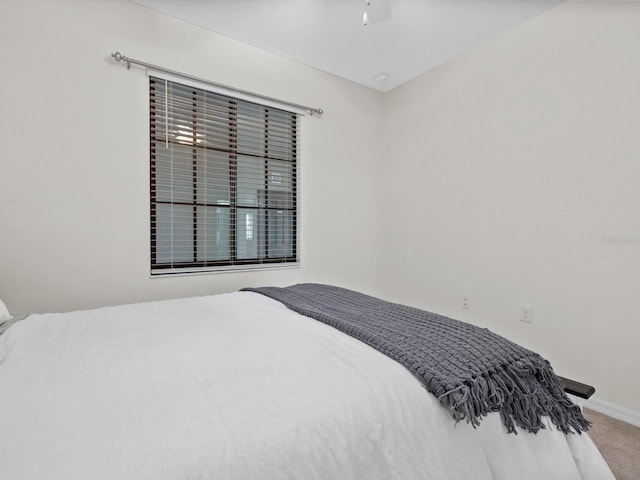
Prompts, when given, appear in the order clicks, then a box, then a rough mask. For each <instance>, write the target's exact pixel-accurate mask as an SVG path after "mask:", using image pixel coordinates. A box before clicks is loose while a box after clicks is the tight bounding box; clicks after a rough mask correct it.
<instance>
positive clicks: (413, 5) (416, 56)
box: [131, 0, 563, 92]
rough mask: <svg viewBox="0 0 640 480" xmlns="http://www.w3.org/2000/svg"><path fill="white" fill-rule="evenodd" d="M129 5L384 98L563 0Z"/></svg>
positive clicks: (235, 0) (143, 1) (242, 0)
mask: <svg viewBox="0 0 640 480" xmlns="http://www.w3.org/2000/svg"><path fill="white" fill-rule="evenodd" d="M131 1H133V2H135V3H138V4H140V5H144V6H147V7H149V8H152V9H153V10H157V11H159V12H162V13H165V14H167V15H171V16H173V17H176V18H179V19H182V20H185V21H187V22H189V23H192V24H195V25H198V26H200V27H204V28H206V29H208V30H212V31H214V32H217V33H220V34H222V35H225V36H227V37H231V38H234V39H236V40H239V41H241V42H244V43H248V44H250V45H254V46H256V47H259V48H261V49H263V50H267V51H269V52H272V53H276V54H278V55H281V56H283V57H286V58H289V59H292V60H296V61H298V62H300V63H303V64H306V65H309V66H312V67H315V68H318V69H320V70H323V71H325V72H329V73H332V74H334V75H337V76H339V77H342V78H346V79H348V80H352V81H354V82H357V83H359V84H362V85H365V86H367V87H371V88H374V89H376V90H379V91H381V92H387V91H389V90H391V89H393V88H394V87H396V86H398V85H401V84H402V83H404V82H406V81H408V80H411V79H412V78H414V77H417V76H418V75H421V74H422V73H424V72H426V71H428V70H430V69H432V68H434V67H436V66H438V65H441V64H443V63H445V62H448V61H449V60H451V59H453V58H455V57H456V56H458V55H461V54H463V53H465V52H467V51H469V50H471V49H472V48H474V47H475V46H476V45H478V44H479V43H480V42H482V41H483V40H485V39H488V38H490V37H492V36H494V35H497V34H499V33H500V32H503V31H505V30H507V29H509V28H511V27H513V26H515V25H517V24H518V23H521V22H524V21H526V20H527V19H529V18H531V17H534V16H535V15H538V14H540V13H542V12H544V11H545V10H548V9H550V8H553V7H554V6H556V5H558V4H560V3H562V1H563V0H370V2H369V3H370V5H367V1H366V0H207V1H205V0H131ZM365 11H366V12H367V15H368V24H367V25H366V26H365V25H363V14H364V13H365ZM385 76H386V77H388V78H385Z"/></svg>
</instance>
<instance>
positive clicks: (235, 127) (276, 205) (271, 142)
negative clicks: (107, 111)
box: [149, 76, 299, 275]
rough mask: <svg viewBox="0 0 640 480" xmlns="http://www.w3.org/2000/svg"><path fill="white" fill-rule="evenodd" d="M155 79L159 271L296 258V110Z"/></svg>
mask: <svg viewBox="0 0 640 480" xmlns="http://www.w3.org/2000/svg"><path fill="white" fill-rule="evenodd" d="M149 83H150V88H149V91H150V95H149V97H150V141H151V273H152V274H156V275H157V274H171V273H187V272H199V271H208V270H218V269H237V268H256V267H264V266H282V265H283V264H289V265H290V264H295V263H297V262H298V260H299V249H298V235H297V231H298V223H299V218H298V205H297V195H298V189H297V162H298V130H299V128H298V114H297V113H295V112H290V111H286V110H282V109H279V108H276V107H273V106H270V105H263V104H260V103H255V102H252V101H248V100H245V99H240V98H236V97H234V96H230V95H223V94H220V93H216V92H212V91H208V90H205V89H202V88H196V87H194V86H192V85H185V84H182V83H178V82H175V81H171V80H167V79H162V78H158V77H154V76H150V77H149Z"/></svg>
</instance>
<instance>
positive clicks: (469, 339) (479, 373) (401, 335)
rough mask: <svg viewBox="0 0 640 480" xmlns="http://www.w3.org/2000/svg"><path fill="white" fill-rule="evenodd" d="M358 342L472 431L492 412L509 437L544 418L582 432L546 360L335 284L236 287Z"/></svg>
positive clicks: (483, 332) (582, 423)
mask: <svg viewBox="0 0 640 480" xmlns="http://www.w3.org/2000/svg"><path fill="white" fill-rule="evenodd" d="M243 290H245V291H252V292H257V293H261V294H263V295H266V296H268V297H271V298H273V299H275V300H278V301H280V302H282V303H283V304H285V305H286V306H287V307H288V308H290V309H291V310H293V311H295V312H298V313H300V314H302V315H306V316H308V317H311V318H314V319H316V320H319V321H321V322H323V323H326V324H327V325H330V326H332V327H334V328H337V329H338V330H340V331H342V332H344V333H346V334H348V335H351V336H352V337H355V338H357V339H358V340H361V341H362V342H364V343H366V344H367V345H369V346H371V347H373V348H375V349H377V350H379V351H380V352H382V353H384V354H385V355H387V356H389V357H391V358H392V359H394V360H396V361H397V362H399V363H401V364H402V365H404V366H405V367H406V368H407V369H408V370H409V371H410V372H411V373H413V374H414V375H415V376H416V377H417V378H418V379H419V380H420V381H421V382H422V383H423V384H424V386H425V387H426V389H427V390H428V391H429V392H431V393H432V394H433V395H435V396H436V397H437V398H438V399H439V400H440V403H441V404H442V405H444V406H446V407H447V408H448V409H450V411H451V412H452V415H453V418H454V419H455V420H456V422H458V421H460V420H463V419H464V420H466V421H467V422H470V423H471V424H472V425H473V426H474V427H476V426H478V425H479V424H480V420H481V419H482V417H483V416H485V415H487V414H488V413H490V412H500V415H501V416H502V421H503V422H504V424H505V426H506V427H507V431H508V432H509V433H516V434H517V431H516V427H515V425H516V424H517V425H518V426H520V427H521V428H523V429H525V430H527V431H529V432H533V433H536V432H537V431H538V430H540V429H541V428H545V422H544V421H543V417H544V416H546V417H548V418H550V419H551V421H552V422H553V423H554V424H555V425H556V426H557V428H558V429H559V430H561V431H562V432H564V433H569V432H570V431H571V430H572V429H573V430H574V431H576V432H578V433H581V432H582V431H586V430H587V429H588V428H589V425H590V424H589V422H588V421H587V420H585V418H584V417H583V416H582V413H581V412H580V408H579V407H578V406H577V405H574V404H573V403H572V402H571V400H569V398H568V397H567V395H566V394H565V393H564V386H563V384H562V381H561V380H560V379H559V378H558V377H557V376H556V375H555V374H554V373H553V369H552V368H551V365H550V364H549V362H548V361H547V360H545V359H544V358H542V357H541V356H540V355H538V354H537V353H534V352H531V351H529V350H527V349H525V348H522V347H520V346H519V345H516V344H515V343H513V342H511V341H509V340H507V339H505V338H503V337H501V336H500V335H496V334H495V333H492V332H490V331H489V330H487V329H486V328H479V327H476V326H474V325H470V324H468V323H464V322H461V321H458V320H454V319H451V318H447V317H443V316H442V315H437V314H435V313H431V312H427V311H424V310H419V309H417V308H412V307H408V306H404V305H399V304H394V303H389V302H386V301H384V300H380V299H378V298H374V297H370V296H368V295H363V294H361V293H357V292H354V291H351V290H346V289H343V288H339V287H333V286H328V285H319V284H300V285H294V286H291V287H286V288H278V287H263V288H244V289H243Z"/></svg>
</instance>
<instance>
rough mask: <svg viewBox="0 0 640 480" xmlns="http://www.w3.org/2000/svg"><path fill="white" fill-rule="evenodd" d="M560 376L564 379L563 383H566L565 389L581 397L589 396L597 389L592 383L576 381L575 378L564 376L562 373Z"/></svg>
mask: <svg viewBox="0 0 640 480" xmlns="http://www.w3.org/2000/svg"><path fill="white" fill-rule="evenodd" d="M558 378H559V379H560V380H562V383H564V391H565V392H567V393H568V394H570V395H575V396H576V397H580V398H589V397H590V396H591V395H593V394H594V393H595V392H596V389H595V388H594V387H592V386H591V385H586V384H584V383H580V382H576V381H575V380H571V379H569V378H564V377H561V376H560V375H558Z"/></svg>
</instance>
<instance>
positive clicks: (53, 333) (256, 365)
mask: <svg viewBox="0 0 640 480" xmlns="http://www.w3.org/2000/svg"><path fill="white" fill-rule="evenodd" d="M0 478H2V479H3V480H4V479H7V480H27V479H29V480H31V479H33V480H42V479H48V480H58V479H60V480H75V479H78V480H80V479H81V480H89V479H91V480H101V479H111V480H165V479H166V480H187V479H224V480H240V479H242V480H253V479H256V480H258V479H260V480H264V479H300V480H342V479H345V480H346V479H367V480H374V479H380V480H383V479H384V480H393V479H398V480H400V479H402V480H413V479H416V480H418V479H420V480H430V479H434V480H444V479H449V480H455V479H474V480H482V479H504V480H514V479H518V480H526V479H531V480H534V479H535V480H540V479H545V480H553V479H558V480H572V479H575V480H578V479H583V480H585V479H613V475H612V474H611V472H610V470H609V468H608V467H607V465H606V464H605V462H604V460H603V459H602V457H601V456H600V454H599V452H598V451H597V450H596V448H595V446H594V445H593V443H592V441H591V439H590V438H589V437H588V435H586V434H582V435H577V434H574V435H568V436H565V435H564V434H562V433H561V432H558V431H554V430H549V429H547V430H545V431H542V432H541V433H538V434H537V435H533V434H529V433H526V432H521V433H520V434H519V435H517V436H515V435H507V434H506V433H505V429H504V427H503V425H502V423H501V421H500V418H499V416H498V415H497V414H494V415H490V416H489V417H487V418H485V419H484V421H483V422H482V425H481V426H480V427H479V428H477V429H474V428H472V427H471V426H470V425H468V424H464V423H459V424H458V425H456V426H455V427H454V422H453V420H452V419H451V417H450V415H449V413H448V412H447V411H446V410H445V409H444V408H442V407H440V406H439V404H438V402H437V400H436V399H435V398H434V397H433V396H432V395H431V394H429V393H427V392H426V390H424V389H423V388H422V386H421V385H420V383H419V382H418V381H417V380H416V379H415V378H414V377H413V376H412V375H411V374H410V373H409V372H408V371H407V370H405V368H404V367H402V366H401V365H399V364H397V363H396V362H394V361H392V360H390V359H388V358H387V357H385V356H384V355H382V354H380V353H378V352H377V351H375V350H373V349H371V348H370V347H368V346H366V345H364V344H362V343H360V342H359V341H358V340H355V339H353V338H351V337H349V336H347V335H345V334H343V333H341V332H339V331H337V330H334V329H332V328H331V327H328V326H326V325H324V324H322V323H320V322H316V321H315V320H312V319H309V318H306V317H303V316H300V315H298V314H296V313H294V312H291V311H289V310H288V309H287V308H286V307H284V306H283V305H281V304H280V303H278V302H276V301H274V300H271V299H269V298H267V297H264V296H262V295H259V294H257V293H250V292H237V293H232V294H225V295H214V296H208V297H199V298H191V299H183V300H171V301H163V302H152V303H146V304H135V305H125V306H119V307H109V308H101V309H97V310H91V311H83V312H73V313H66V314H46V315H32V316H30V317H29V318H27V319H25V320H23V321H21V322H19V323H17V324H15V325H13V326H12V327H11V328H10V329H9V330H7V332H5V334H4V335H2V336H1V337H0Z"/></svg>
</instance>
